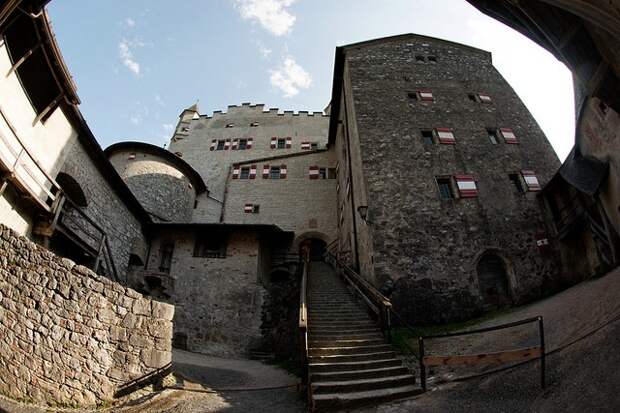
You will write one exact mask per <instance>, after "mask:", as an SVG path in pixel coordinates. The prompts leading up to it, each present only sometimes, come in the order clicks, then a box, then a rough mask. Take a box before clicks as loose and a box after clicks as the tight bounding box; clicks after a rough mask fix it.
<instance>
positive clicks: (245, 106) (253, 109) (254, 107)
mask: <svg viewBox="0 0 620 413" xmlns="http://www.w3.org/2000/svg"><path fill="white" fill-rule="evenodd" d="M239 114H252V115H256V114H260V115H271V116H291V117H292V116H316V117H329V115H328V114H326V113H325V112H322V111H314V112H311V111H307V110H300V111H297V112H296V111H293V110H280V109H279V108H268V109H265V105H264V104H263V103H256V104H251V103H250V102H244V103H242V104H241V105H228V108H227V110H226V111H222V110H214V111H213V114H212V115H211V116H209V115H207V114H201V115H200V119H217V118H220V117H225V116H227V115H239Z"/></svg>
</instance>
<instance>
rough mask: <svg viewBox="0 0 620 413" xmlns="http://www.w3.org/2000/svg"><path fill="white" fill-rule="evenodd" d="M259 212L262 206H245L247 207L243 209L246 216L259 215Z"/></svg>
mask: <svg viewBox="0 0 620 413" xmlns="http://www.w3.org/2000/svg"><path fill="white" fill-rule="evenodd" d="M259 211H260V205H257V204H245V207H243V212H245V213H246V214H258V212H259Z"/></svg>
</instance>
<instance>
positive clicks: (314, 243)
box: [292, 231, 330, 261]
mask: <svg viewBox="0 0 620 413" xmlns="http://www.w3.org/2000/svg"><path fill="white" fill-rule="evenodd" d="M329 240H330V238H329V237H328V236H327V235H325V234H324V233H322V232H318V231H309V232H304V233H303V234H301V235H299V236H298V237H297V238H295V240H294V241H293V245H292V250H293V251H296V252H297V251H299V253H300V254H301V253H302V248H303V249H307V250H308V251H309V252H310V258H311V259H312V260H313V261H319V260H322V257H323V254H324V253H325V251H326V248H327V245H328V243H329Z"/></svg>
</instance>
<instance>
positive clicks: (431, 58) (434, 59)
mask: <svg viewBox="0 0 620 413" xmlns="http://www.w3.org/2000/svg"><path fill="white" fill-rule="evenodd" d="M427 59H428V61H429V62H431V63H437V56H428V57H427Z"/></svg>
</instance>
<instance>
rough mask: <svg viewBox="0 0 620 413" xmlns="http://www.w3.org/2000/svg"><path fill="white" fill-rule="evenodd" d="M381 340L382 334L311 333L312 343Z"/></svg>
mask: <svg viewBox="0 0 620 413" xmlns="http://www.w3.org/2000/svg"><path fill="white" fill-rule="evenodd" d="M370 339H377V340H379V339H381V340H383V334H381V333H380V332H360V333H346V334H345V333H339V332H330V333H327V334H323V333H322V334H318V333H311V334H310V340H311V341H325V340H370Z"/></svg>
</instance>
